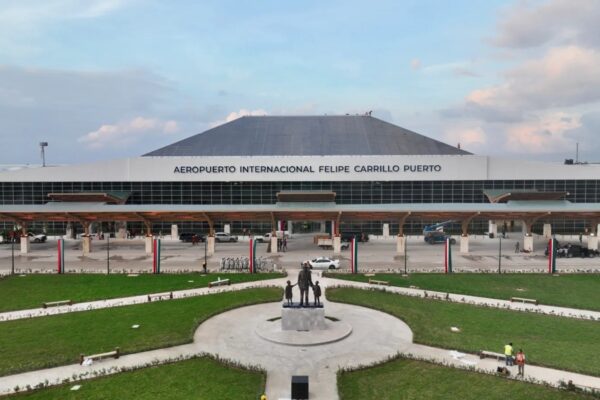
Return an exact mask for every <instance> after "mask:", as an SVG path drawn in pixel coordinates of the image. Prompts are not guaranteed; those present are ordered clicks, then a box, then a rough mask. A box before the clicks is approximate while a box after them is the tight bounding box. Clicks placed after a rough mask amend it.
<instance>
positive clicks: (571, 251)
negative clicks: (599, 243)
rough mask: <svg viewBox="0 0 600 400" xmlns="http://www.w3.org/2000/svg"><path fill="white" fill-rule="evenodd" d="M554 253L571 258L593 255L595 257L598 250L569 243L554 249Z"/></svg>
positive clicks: (591, 256)
mask: <svg viewBox="0 0 600 400" xmlns="http://www.w3.org/2000/svg"><path fill="white" fill-rule="evenodd" d="M556 255H557V256H558V257H566V258H572V257H581V258H585V257H590V258H593V257H596V256H597V255H599V253H598V250H592V249H588V248H587V247H583V246H581V245H578V244H571V243H569V244H567V245H565V246H563V247H560V248H559V249H558V250H557V251H556Z"/></svg>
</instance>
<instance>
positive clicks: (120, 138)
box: [78, 117, 178, 149]
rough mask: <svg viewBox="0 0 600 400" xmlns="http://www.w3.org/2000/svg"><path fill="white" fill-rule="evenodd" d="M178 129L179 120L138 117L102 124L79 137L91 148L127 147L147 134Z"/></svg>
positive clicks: (170, 131)
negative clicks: (113, 123) (112, 123)
mask: <svg viewBox="0 0 600 400" xmlns="http://www.w3.org/2000/svg"><path fill="white" fill-rule="evenodd" d="M177 130H178V127H177V122H176V121H173V120H170V121H161V120H159V119H156V118H143V117H136V118H133V119H132V120H130V121H126V122H121V123H118V124H115V125H108V124H107V125H102V126H101V127H100V128H98V129H97V130H95V131H93V132H89V133H88V134H86V135H85V136H82V137H80V138H79V139H78V141H79V142H80V143H84V144H86V145H87V146H89V147H90V148H95V149H99V148H105V147H117V148H122V147H127V146H129V145H131V144H133V143H137V142H139V141H140V140H141V139H143V138H145V137H147V136H156V135H164V134H172V133H175V132H176V131H177Z"/></svg>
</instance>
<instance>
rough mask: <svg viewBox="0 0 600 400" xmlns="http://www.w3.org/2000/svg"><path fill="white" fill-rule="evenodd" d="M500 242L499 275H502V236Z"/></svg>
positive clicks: (499, 237)
mask: <svg viewBox="0 0 600 400" xmlns="http://www.w3.org/2000/svg"><path fill="white" fill-rule="evenodd" d="M498 239H500V240H499V242H498V273H501V269H500V268H501V266H502V236H498Z"/></svg>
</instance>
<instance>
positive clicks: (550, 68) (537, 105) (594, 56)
mask: <svg viewBox="0 0 600 400" xmlns="http://www.w3.org/2000/svg"><path fill="white" fill-rule="evenodd" d="M598 71H600V52H599V51H597V50H594V49H589V48H582V47H577V46H567V47H558V48H550V49H549V50H548V51H547V52H546V54H545V55H543V56H542V57H541V58H538V59H530V60H526V61H524V62H523V63H522V64H521V65H519V66H517V67H514V68H513V69H511V70H509V71H507V72H505V73H504V75H503V80H502V82H500V83H498V84H497V85H494V86H488V87H483V88H479V89H475V90H473V91H471V92H470V93H469V94H468V95H467V96H466V97H465V101H464V103H463V104H462V105H460V106H458V107H454V108H450V109H448V110H444V111H443V112H442V114H443V115H445V116H448V117H455V118H456V117H459V118H462V117H470V118H477V119H481V120H484V121H487V122H515V121H521V120H523V118H526V117H528V116H529V115H531V114H532V113H537V112H540V111H545V110H550V109H557V108H572V107H577V106H582V105H587V104H593V103H596V102H598V101H600V73H598Z"/></svg>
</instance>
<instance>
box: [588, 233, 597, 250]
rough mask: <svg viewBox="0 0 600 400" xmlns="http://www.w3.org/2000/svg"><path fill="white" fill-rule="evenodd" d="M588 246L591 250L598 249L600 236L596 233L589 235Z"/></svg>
mask: <svg viewBox="0 0 600 400" xmlns="http://www.w3.org/2000/svg"><path fill="white" fill-rule="evenodd" d="M587 247H588V249H590V250H598V236H596V235H594V236H592V235H589V236H588V242H587Z"/></svg>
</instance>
